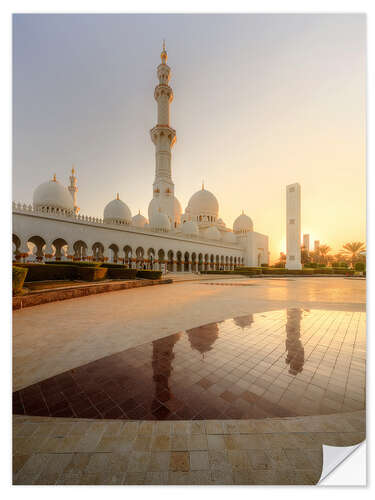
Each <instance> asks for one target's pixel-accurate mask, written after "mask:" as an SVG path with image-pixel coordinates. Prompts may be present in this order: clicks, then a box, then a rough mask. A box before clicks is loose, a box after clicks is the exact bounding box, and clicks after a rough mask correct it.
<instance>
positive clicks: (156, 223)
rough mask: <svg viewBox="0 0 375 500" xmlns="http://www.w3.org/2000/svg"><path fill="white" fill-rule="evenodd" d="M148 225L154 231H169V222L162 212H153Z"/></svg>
mask: <svg viewBox="0 0 375 500" xmlns="http://www.w3.org/2000/svg"><path fill="white" fill-rule="evenodd" d="M150 227H151V228H152V229H154V230H156V231H163V232H167V231H170V229H171V223H170V222H169V218H168V215H166V214H163V213H162V212H157V213H156V214H153V215H152V217H151V218H150Z"/></svg>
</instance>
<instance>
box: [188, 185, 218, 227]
mask: <svg viewBox="0 0 375 500" xmlns="http://www.w3.org/2000/svg"><path fill="white" fill-rule="evenodd" d="M187 208H188V210H189V213H190V215H191V218H192V219H197V220H199V221H200V220H202V219H199V217H203V216H205V215H206V216H208V217H209V221H210V222H213V221H215V220H216V219H217V217H218V215H219V203H218V201H217V199H216V196H215V195H213V194H212V193H211V191H207V189H204V186H202V189H201V190H200V191H197V192H196V193H194V194H193V196H192V197H191V198H190V200H189V203H188V207H187ZM211 218H212V219H211Z"/></svg>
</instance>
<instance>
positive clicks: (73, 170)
mask: <svg viewBox="0 0 375 500" xmlns="http://www.w3.org/2000/svg"><path fill="white" fill-rule="evenodd" d="M75 172H76V171H75V168H74V165H72V175H74V174H75Z"/></svg>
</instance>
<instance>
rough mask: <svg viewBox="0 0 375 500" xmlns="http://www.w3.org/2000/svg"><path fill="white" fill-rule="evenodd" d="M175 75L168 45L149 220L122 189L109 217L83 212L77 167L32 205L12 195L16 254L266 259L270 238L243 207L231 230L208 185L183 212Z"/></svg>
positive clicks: (226, 263)
mask: <svg viewBox="0 0 375 500" xmlns="http://www.w3.org/2000/svg"><path fill="white" fill-rule="evenodd" d="M170 75H171V70H170V67H169V66H168V65H167V52H166V50H165V45H164V44H163V50H162V52H161V64H159V66H158V67H157V76H158V79H159V84H158V85H157V86H156V88H155V92H154V97H155V100H156V102H157V106H158V120H157V125H156V126H155V127H154V128H153V129H151V131H150V135H151V140H152V142H153V143H154V145H155V153H156V154H155V158H156V166H155V180H154V183H153V198H152V200H151V202H150V204H149V207H148V219H147V218H146V217H145V216H143V215H142V214H140V213H138V214H136V215H134V216H132V213H131V211H130V208H129V207H128V206H127V205H126V203H125V202H124V201H122V200H121V199H120V197H119V195H118V194H117V197H116V198H115V199H114V200H112V201H110V202H109V203H108V204H107V205H106V206H105V208H104V211H103V218H97V217H90V216H86V215H81V214H80V209H79V208H78V206H77V191H78V187H77V178H76V176H75V171H74V168H73V169H72V172H71V176H70V184H69V186H68V187H65V186H64V185H63V184H62V183H60V182H59V181H58V180H57V179H56V176H53V178H52V179H51V180H50V181H47V182H44V183H43V184H41V185H40V186H38V187H37V188H36V189H35V191H34V194H33V204H32V205H31V204H30V205H27V204H25V203H16V202H13V258H14V259H22V260H25V261H35V260H36V261H39V262H42V261H43V260H44V259H47V260H51V259H57V260H70V259H76V260H77V259H79V260H108V261H109V262H124V263H125V264H126V265H128V266H130V267H147V268H153V269H159V268H166V269H168V270H169V271H173V272H175V271H185V272H189V271H204V270H220V269H222V270H230V269H233V268H234V267H236V266H260V265H261V264H268V262H269V252H268V237H267V236H265V235H263V234H260V233H257V232H255V231H254V225H253V221H252V220H251V218H250V217H249V216H247V215H245V214H244V213H242V214H241V215H239V217H237V219H236V220H235V221H234V224H233V230H232V229H230V228H228V227H226V225H225V222H224V221H223V220H222V219H221V218H220V216H219V203H218V200H217V198H216V197H215V195H214V194H212V193H211V192H210V191H208V190H207V189H205V188H204V186H203V185H202V189H200V190H199V191H197V192H196V193H195V194H193V196H192V197H191V198H190V200H189V203H188V205H187V207H186V209H185V212H184V213H182V209H181V204H180V202H179V201H178V199H177V198H176V196H175V188H174V183H173V181H172V170H171V150H172V147H173V145H174V143H175V141H176V131H175V130H174V129H173V128H172V127H171V126H170V103H171V102H172V100H173V91H172V88H171V87H170V86H169V81H170Z"/></svg>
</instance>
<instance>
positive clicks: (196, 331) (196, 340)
mask: <svg viewBox="0 0 375 500" xmlns="http://www.w3.org/2000/svg"><path fill="white" fill-rule="evenodd" d="M186 333H187V334H188V337H189V342H190V345H191V347H192V349H195V350H196V351H199V352H200V353H201V354H202V355H203V356H204V353H205V352H208V351H211V349H212V346H213V344H214V343H215V341H216V339H217V338H218V336H219V325H218V323H210V324H208V325H205V326H200V327H198V328H192V329H191V330H186Z"/></svg>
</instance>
